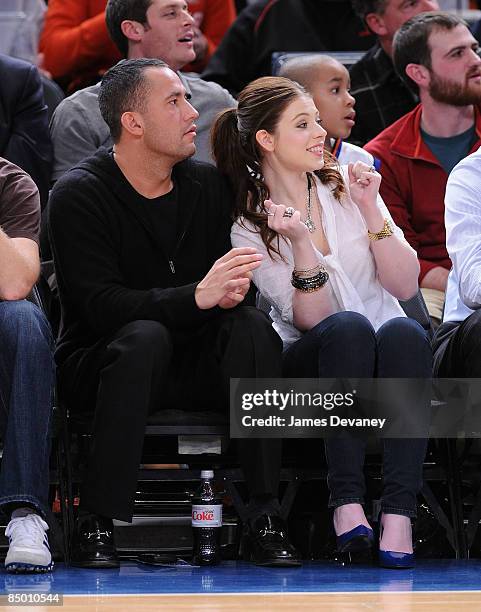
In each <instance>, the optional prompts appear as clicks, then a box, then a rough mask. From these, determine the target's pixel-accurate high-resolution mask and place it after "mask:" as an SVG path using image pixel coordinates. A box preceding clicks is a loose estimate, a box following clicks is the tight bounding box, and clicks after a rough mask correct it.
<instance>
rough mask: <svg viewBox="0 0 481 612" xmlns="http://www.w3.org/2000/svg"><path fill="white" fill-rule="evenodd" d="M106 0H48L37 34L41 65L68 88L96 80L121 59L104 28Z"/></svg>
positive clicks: (76, 87) (75, 87)
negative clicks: (39, 31)
mask: <svg viewBox="0 0 481 612" xmlns="http://www.w3.org/2000/svg"><path fill="white" fill-rule="evenodd" d="M106 4H107V0H50V1H49V3H48V8H47V12H46V14H45V25H44V29H43V32H42V35H41V38H40V52H41V53H43V54H44V64H43V65H44V67H45V69H46V70H48V71H49V72H50V73H51V74H52V76H53V77H54V78H55V79H64V80H65V83H66V85H68V89H69V91H72V90H74V89H79V88H80V87H84V86H86V85H89V84H91V83H93V82H94V81H96V80H98V77H99V76H101V75H102V74H103V73H104V72H105V71H106V70H107V69H108V68H110V66H112V65H113V64H115V63H116V62H118V61H119V59H120V57H121V56H120V53H119V51H118V50H117V47H116V46H115V45H114V43H113V42H112V40H111V39H110V36H109V34H108V32H107V26H106V25H105V6H106Z"/></svg>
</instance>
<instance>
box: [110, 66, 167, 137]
mask: <svg viewBox="0 0 481 612" xmlns="http://www.w3.org/2000/svg"><path fill="white" fill-rule="evenodd" d="M147 68H168V65H167V64H166V63H165V62H163V61H162V60H159V59H147V58H140V59H128V60H122V61H120V62H119V63H118V64H115V66H112V68H110V69H109V70H107V72H106V73H105V74H104V76H103V77H102V82H101V83H100V92H99V107H100V113H101V114H102V117H103V119H104V121H105V123H106V124H107V125H108V126H109V128H110V135H111V136H112V140H113V141H114V142H118V141H119V139H120V135H121V133H122V124H121V121H120V119H121V117H122V115H123V114H124V113H126V112H128V111H137V112H140V113H142V112H145V104H146V99H147V95H148V93H149V85H148V81H147V79H146V78H145V71H146V69H147Z"/></svg>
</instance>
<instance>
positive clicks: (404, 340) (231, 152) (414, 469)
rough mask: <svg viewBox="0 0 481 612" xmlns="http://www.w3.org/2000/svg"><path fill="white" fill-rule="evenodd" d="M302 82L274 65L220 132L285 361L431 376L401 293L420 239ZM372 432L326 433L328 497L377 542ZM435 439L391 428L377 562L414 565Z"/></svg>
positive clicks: (359, 546) (351, 371)
mask: <svg viewBox="0 0 481 612" xmlns="http://www.w3.org/2000/svg"><path fill="white" fill-rule="evenodd" d="M325 136H326V131H325V130H324V129H323V127H322V118H320V117H319V114H318V111H317V109H316V107H315V105H314V103H313V101H312V98H311V97H310V96H309V95H308V94H307V93H306V91H305V90H304V89H303V88H302V87H300V86H299V85H298V84H297V83H294V82H292V81H290V80H289V79H284V78H280V77H265V78H261V79H258V80H256V81H254V82H253V83H251V84H249V85H248V86H247V87H245V89H244V90H243V91H242V92H241V94H240V95H239V106H238V108H237V109H230V110H227V111H225V112H224V113H223V114H222V115H221V116H220V117H219V118H218V120H217V122H216V124H215V126H214V129H213V134H212V144H213V152H214V156H215V159H216V162H217V166H218V168H219V169H220V171H221V172H223V173H225V174H226V175H227V176H228V177H229V179H230V181H231V183H232V186H233V188H234V190H235V193H236V198H237V200H236V201H237V206H236V208H237V211H236V217H237V220H236V222H235V223H234V226H233V228H232V244H233V246H251V247H252V246H253V247H255V248H256V249H257V251H258V252H259V253H262V254H263V263H262V265H261V266H260V267H259V268H258V269H257V270H255V271H254V273H253V280H254V283H255V284H256V286H257V287H258V289H259V291H260V292H261V294H262V295H263V296H264V298H265V299H267V300H268V302H269V303H270V304H271V307H272V308H271V313H270V315H271V317H272V320H273V325H274V327H275V329H276V330H277V332H278V333H279V335H280V336H281V338H282V340H283V342H284V373H285V375H286V376H289V377H309V378H317V377H323V378H339V377H341V378H372V377H383V378H401V377H402V378H429V377H430V376H431V362H432V351H431V347H430V343H429V340H428V337H427V334H426V332H425V331H424V330H423V329H422V327H421V326H420V325H419V324H418V323H417V322H416V321H414V320H412V319H408V318H407V317H406V316H405V315H404V312H403V310H402V309H401V307H400V305H399V303H398V300H407V299H409V298H411V297H413V296H414V295H415V294H416V292H417V290H418V284H417V279H418V273H419V264H418V260H417V257H416V253H415V251H414V250H413V249H412V248H411V247H410V246H409V244H408V243H407V242H406V241H405V239H404V237H403V234H402V232H401V230H400V229H398V228H397V227H395V226H394V223H393V221H392V219H391V216H390V214H389V212H388V210H387V208H386V206H385V205H384V203H383V201H382V199H381V198H380V196H379V193H378V191H379V184H380V181H381V177H380V175H379V174H378V173H377V172H376V171H375V170H374V168H370V167H368V166H367V165H365V164H363V163H361V162H357V163H355V164H350V165H349V167H348V168H344V167H343V168H340V167H339V166H338V165H337V162H336V160H334V159H333V158H332V157H331V156H329V154H328V153H326V152H325V151H324V147H323V145H324V139H325ZM364 447H365V443H364V441H363V440H362V439H360V438H357V437H356V438H355V437H353V436H350V435H344V436H343V437H336V438H330V439H328V440H326V455H327V462H328V484H329V488H330V501H329V505H330V506H331V507H333V508H334V529H335V532H336V536H337V546H338V550H339V551H340V552H354V551H359V550H363V549H369V548H371V547H372V546H373V544H374V536H373V531H372V528H371V526H370V524H369V522H368V520H367V518H366V516H365V514H364V510H363V506H362V504H363V502H364V494H365V484H364V476H363V464H364V453H365V448H364ZM425 452H426V440H424V439H409V440H406V439H385V440H384V468H383V474H384V488H383V495H382V502H381V508H382V515H381V519H380V520H381V538H380V542H379V548H380V550H379V561H380V563H381V565H383V566H385V567H412V565H413V563H414V555H413V549H412V535H411V517H414V516H416V494H417V492H418V491H419V489H420V487H421V484H422V464H423V460H424V456H425Z"/></svg>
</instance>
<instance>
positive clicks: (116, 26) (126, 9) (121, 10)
mask: <svg viewBox="0 0 481 612" xmlns="http://www.w3.org/2000/svg"><path fill="white" fill-rule="evenodd" d="M151 4H152V0H109V1H108V3H107V8H106V9H105V22H106V24H107V29H108V31H109V34H110V38H111V39H112V40H113V41H114V43H115V44H116V45H117V48H118V49H119V51H120V53H122V55H123V56H124V57H127V53H128V50H129V41H128V38H127V37H126V36H124V34H123V32H122V28H121V27H120V26H121V25H122V21H125V20H129V21H138V22H139V23H141V24H142V25H145V24H146V23H147V9H148V8H149V6H150V5H151Z"/></svg>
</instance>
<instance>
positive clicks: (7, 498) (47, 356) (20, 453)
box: [0, 300, 54, 516]
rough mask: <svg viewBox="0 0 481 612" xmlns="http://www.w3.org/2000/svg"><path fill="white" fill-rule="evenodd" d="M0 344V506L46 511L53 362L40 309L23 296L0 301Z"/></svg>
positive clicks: (47, 334)
mask: <svg viewBox="0 0 481 612" xmlns="http://www.w3.org/2000/svg"><path fill="white" fill-rule="evenodd" d="M0 347H1V348H0V436H1V437H2V439H3V456H2V466H1V470H0V506H7V507H8V506H12V505H19V504H20V505H21V504H22V503H26V505H30V506H33V507H34V508H36V509H37V510H38V511H39V512H40V514H42V515H43V516H45V513H46V509H47V498H48V482H49V454H50V436H49V428H50V416H51V411H52V405H53V404H52V401H53V385H54V363H53V341H52V336H51V332H50V326H49V324H48V322H47V320H46V318H45V316H44V315H43V313H42V312H41V310H40V309H39V308H37V306H35V305H34V304H32V303H31V302H28V301H26V300H18V301H7V302H0ZM5 509H6V508H5Z"/></svg>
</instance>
